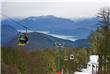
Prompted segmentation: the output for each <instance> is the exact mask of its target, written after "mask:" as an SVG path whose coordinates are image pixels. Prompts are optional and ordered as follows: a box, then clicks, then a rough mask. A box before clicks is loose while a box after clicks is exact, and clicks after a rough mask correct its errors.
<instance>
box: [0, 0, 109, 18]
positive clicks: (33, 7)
mask: <svg viewBox="0 0 110 74" xmlns="http://www.w3.org/2000/svg"><path fill="white" fill-rule="evenodd" d="M11 1H12V2H11ZM15 1H18V0H15ZM15 1H13V0H10V2H9V1H7V0H5V1H3V2H2V3H1V4H2V13H3V14H5V15H7V16H9V17H29V16H43V15H44V16H45V15H54V16H58V17H65V18H82V17H94V16H96V14H97V13H98V11H99V9H100V8H102V7H106V6H108V5H109V3H108V2H107V1H103V2H69V1H68V2H58V1H57V2H52V1H50V2H49V1H48V2H46V1H45V2H32V1H33V0H32V1H30V2H26V1H25V0H24V2H15ZM27 1H29V0H27Z"/></svg>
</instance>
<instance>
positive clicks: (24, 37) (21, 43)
mask: <svg viewBox="0 0 110 74" xmlns="http://www.w3.org/2000/svg"><path fill="white" fill-rule="evenodd" d="M27 43H28V34H27V33H21V34H20V35H19V37H18V44H17V45H18V46H25V45H26V44H27Z"/></svg>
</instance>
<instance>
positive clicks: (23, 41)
mask: <svg viewBox="0 0 110 74" xmlns="http://www.w3.org/2000/svg"><path fill="white" fill-rule="evenodd" d="M2 15H3V16H5V17H7V18H9V19H11V21H13V22H14V23H16V24H20V25H19V26H22V27H23V28H25V29H26V32H25V33H22V34H19V37H18V44H17V45H18V46H25V45H26V44H27V43H28V33H27V29H28V28H27V27H26V26H24V25H22V24H21V23H19V22H17V21H15V20H14V19H12V18H10V17H8V16H7V15H4V14H2Z"/></svg>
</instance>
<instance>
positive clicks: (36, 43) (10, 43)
mask: <svg viewBox="0 0 110 74" xmlns="http://www.w3.org/2000/svg"><path fill="white" fill-rule="evenodd" d="M1 36H2V39H1V40H2V41H1V45H2V46H4V47H5V46H6V47H18V46H17V37H18V32H17V31H16V29H15V28H13V27H12V26H9V25H2V35H1ZM84 41H85V40H83V39H81V40H80V41H78V40H77V41H75V42H72V41H70V40H64V39H60V38H56V37H53V36H50V35H46V34H43V33H38V32H30V33H29V44H27V45H26V46H25V48H27V49H28V50H37V49H45V48H54V47H55V42H64V43H65V47H68V48H76V47H88V43H87V42H84ZM83 42H84V43H83ZM80 43H81V45H80Z"/></svg>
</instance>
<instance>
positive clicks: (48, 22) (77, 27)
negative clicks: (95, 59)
mask: <svg viewBox="0 0 110 74" xmlns="http://www.w3.org/2000/svg"><path fill="white" fill-rule="evenodd" d="M15 20H16V21H18V22H19V23H20V24H19V25H18V24H16V23H14V22H12V21H11V20H10V19H6V20H3V21H2V24H10V25H12V26H13V27H15V28H16V29H24V28H23V27H22V26H21V25H25V26H27V27H28V28H29V29H30V30H33V31H48V32H49V34H56V35H66V36H75V37H76V39H87V37H88V35H89V34H90V33H91V32H92V31H95V30H96V28H97V27H98V26H99V25H98V20H97V19H96V18H83V19H77V20H71V19H68V18H61V17H56V16H53V15H48V16H36V17H35V16H30V17H27V18H22V19H20V20H19V19H15Z"/></svg>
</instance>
